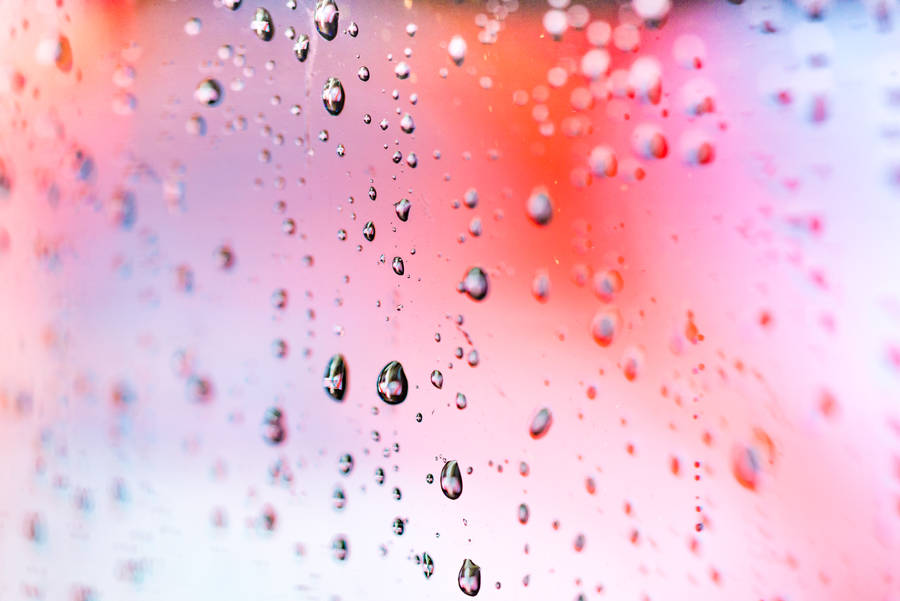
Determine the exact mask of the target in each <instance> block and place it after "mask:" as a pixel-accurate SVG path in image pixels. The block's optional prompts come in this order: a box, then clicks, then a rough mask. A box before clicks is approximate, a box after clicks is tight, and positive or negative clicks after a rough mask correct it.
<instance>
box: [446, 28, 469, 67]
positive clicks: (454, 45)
mask: <svg viewBox="0 0 900 601" xmlns="http://www.w3.org/2000/svg"><path fill="white" fill-rule="evenodd" d="M466 47H467V45H466V41H465V40H464V39H463V37H462V36H461V35H455V36H453V37H452V38H450V43H449V44H447V53H448V54H450V58H451V59H453V62H454V63H456V65H457V66H460V65H462V64H463V61H464V60H466Z"/></svg>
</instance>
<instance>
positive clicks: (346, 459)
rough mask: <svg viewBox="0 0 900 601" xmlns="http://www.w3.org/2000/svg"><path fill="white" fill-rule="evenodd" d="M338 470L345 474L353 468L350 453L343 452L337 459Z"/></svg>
mask: <svg viewBox="0 0 900 601" xmlns="http://www.w3.org/2000/svg"><path fill="white" fill-rule="evenodd" d="M338 470H339V471H340V472H341V473H342V474H343V475H345V476H346V475H347V474H349V473H350V472H351V471H352V470H353V455H351V454H350V453H344V454H343V455H341V456H340V458H339V459H338Z"/></svg>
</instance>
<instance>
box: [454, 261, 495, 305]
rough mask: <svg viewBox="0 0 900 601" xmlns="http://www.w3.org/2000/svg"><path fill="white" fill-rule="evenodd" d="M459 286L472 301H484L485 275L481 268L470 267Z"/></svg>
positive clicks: (486, 285) (486, 281)
mask: <svg viewBox="0 0 900 601" xmlns="http://www.w3.org/2000/svg"><path fill="white" fill-rule="evenodd" d="M460 286H461V288H462V290H463V291H465V293H466V294H468V295H469V298H471V299H472V300H476V301H481V300H484V297H486V296H487V293H488V280H487V274H486V273H485V272H484V270H483V269H481V267H472V268H471V269H469V271H468V272H467V273H466V276H465V278H463V281H462V282H461V283H460Z"/></svg>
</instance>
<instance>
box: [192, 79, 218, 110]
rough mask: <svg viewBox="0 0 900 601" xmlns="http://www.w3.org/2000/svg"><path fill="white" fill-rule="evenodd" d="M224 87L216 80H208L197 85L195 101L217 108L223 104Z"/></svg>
mask: <svg viewBox="0 0 900 601" xmlns="http://www.w3.org/2000/svg"><path fill="white" fill-rule="evenodd" d="M223 96H224V95H223V94H222V85H221V84H220V83H219V82H218V81H216V80H215V79H211V78H207V79H204V80H203V81H201V82H200V83H199V84H197V89H196V90H194V100H196V101H197V102H199V103H200V104H205V105H206V106H216V105H218V104H219V103H220V102H222V97H223Z"/></svg>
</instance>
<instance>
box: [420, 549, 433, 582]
mask: <svg viewBox="0 0 900 601" xmlns="http://www.w3.org/2000/svg"><path fill="white" fill-rule="evenodd" d="M422 572H423V573H424V574H425V578H426V579H427V578H431V575H432V574H434V560H433V559H431V555H429V554H428V553H422Z"/></svg>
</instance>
